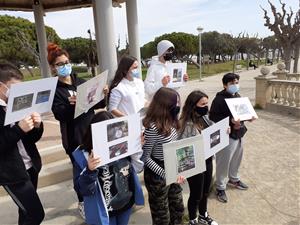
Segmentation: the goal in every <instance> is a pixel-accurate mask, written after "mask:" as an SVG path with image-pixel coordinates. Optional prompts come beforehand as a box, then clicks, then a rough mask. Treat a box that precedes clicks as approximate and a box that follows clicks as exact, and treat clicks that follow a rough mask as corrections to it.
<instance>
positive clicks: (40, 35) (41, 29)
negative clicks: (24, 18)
mask: <svg viewBox="0 0 300 225" xmlns="http://www.w3.org/2000/svg"><path fill="white" fill-rule="evenodd" d="M32 7H33V13H34V20H35V28H36V35H37V40H38V46H39V54H40V70H41V75H42V77H50V76H51V71H50V68H49V64H48V61H47V37H46V29H45V24H44V9H43V6H42V5H41V4H38V5H33V6H32Z"/></svg>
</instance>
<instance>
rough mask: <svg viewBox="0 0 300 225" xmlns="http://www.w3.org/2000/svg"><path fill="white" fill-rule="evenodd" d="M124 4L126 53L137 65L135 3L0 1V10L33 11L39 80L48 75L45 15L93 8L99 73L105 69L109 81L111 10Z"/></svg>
mask: <svg viewBox="0 0 300 225" xmlns="http://www.w3.org/2000/svg"><path fill="white" fill-rule="evenodd" d="M124 2H126V14H127V29H128V42H129V54H130V55H132V56H134V57H136V58H137V59H138V60H139V62H140V58H141V57H140V48H139V36H138V16H137V0H128V1H126V0H0V10H10V11H33V13H34V19H35V26H36V33H37V40H38V46H39V54H40V61H41V65H40V68H41V74H42V76H43V77H49V76H51V73H50V69H49V65H48V62H47V38H46V31H45V24H44V15H45V12H54V11H61V10H67V9H77V8H82V7H93V16H94V24H95V35H96V44H97V55H98V62H99V66H100V69H101V70H102V71H103V70H106V69H108V70H109V77H110V80H111V79H112V78H113V76H114V73H115V71H116V68H117V53H116V46H115V34H114V25H113V7H121V4H122V3H124ZM70 22H72V21H70Z"/></svg>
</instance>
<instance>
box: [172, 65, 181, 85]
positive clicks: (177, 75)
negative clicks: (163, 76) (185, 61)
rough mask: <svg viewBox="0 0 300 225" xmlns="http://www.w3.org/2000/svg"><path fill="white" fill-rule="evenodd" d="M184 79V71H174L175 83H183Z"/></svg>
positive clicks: (178, 69)
mask: <svg viewBox="0 0 300 225" xmlns="http://www.w3.org/2000/svg"><path fill="white" fill-rule="evenodd" d="M181 78H182V69H181V68H176V69H174V70H173V82H181Z"/></svg>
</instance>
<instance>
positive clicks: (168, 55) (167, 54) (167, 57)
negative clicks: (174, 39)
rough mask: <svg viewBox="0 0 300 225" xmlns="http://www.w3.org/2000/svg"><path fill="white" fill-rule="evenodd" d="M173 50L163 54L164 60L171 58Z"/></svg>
mask: <svg viewBox="0 0 300 225" xmlns="http://www.w3.org/2000/svg"><path fill="white" fill-rule="evenodd" d="M173 56H174V55H173V52H170V53H166V55H164V59H165V60H166V61H169V60H171V59H173Z"/></svg>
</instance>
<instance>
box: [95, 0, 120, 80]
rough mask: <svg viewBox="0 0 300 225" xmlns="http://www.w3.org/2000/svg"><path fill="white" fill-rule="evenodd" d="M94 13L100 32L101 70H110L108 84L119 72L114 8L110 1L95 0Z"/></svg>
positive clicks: (99, 56)
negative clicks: (117, 71)
mask: <svg viewBox="0 0 300 225" xmlns="http://www.w3.org/2000/svg"><path fill="white" fill-rule="evenodd" d="M93 7H94V8H95V9H94V12H95V11H96V22H95V26H97V28H96V29H95V30H98V33H97V34H99V36H98V37H97V39H98V40H97V41H98V45H97V48H98V49H97V52H98V54H99V55H98V58H100V62H99V64H100V65H101V67H102V68H101V70H108V82H109V83H110V82H111V81H112V79H113V78H114V75H115V72H116V70H117V66H118V65H117V52H116V45H115V34H114V24H113V8H112V1H110V0H101V1H99V0H93ZM98 46H99V47H98Z"/></svg>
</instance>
